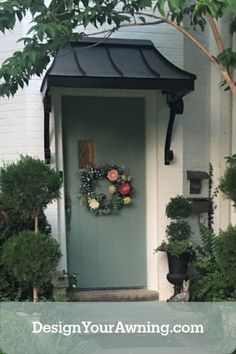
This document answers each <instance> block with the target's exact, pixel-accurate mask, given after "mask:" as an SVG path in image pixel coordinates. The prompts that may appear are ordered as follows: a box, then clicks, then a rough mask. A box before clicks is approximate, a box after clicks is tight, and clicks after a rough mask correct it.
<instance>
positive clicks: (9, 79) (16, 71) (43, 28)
mask: <svg viewBox="0 0 236 354" xmlns="http://www.w3.org/2000/svg"><path fill="white" fill-rule="evenodd" d="M235 4H236V2H235V0H195V1H193V2H191V1H189V0H155V1H153V2H152V1H151V0H137V1H134V0H121V1H118V0H92V1H88V0H66V1H59V0H50V1H44V0H5V1H2V2H1V3H0V31H1V32H3V33H5V32H6V30H12V29H14V27H15V25H16V23H17V21H22V20H23V18H24V17H25V16H26V14H27V13H30V15H31V17H32V21H31V28H30V30H29V32H28V34H27V35H26V36H25V37H23V38H21V39H19V40H20V41H21V42H22V44H23V49H22V50H18V51H16V52H15V53H14V54H13V55H12V56H11V57H10V58H8V59H7V60H6V61H5V62H4V63H3V65H2V67H1V68H0V78H1V79H2V80H3V82H2V83H1V84H0V95H7V96H9V95H14V94H15V93H16V91H17V90H18V89H19V88H20V87H21V88H22V87H24V86H25V85H28V83H29V79H30V78H31V76H32V75H34V74H36V75H38V76H40V75H41V74H42V72H43V70H44V69H45V68H46V67H47V65H48V63H49V62H50V58H51V57H53V56H55V54H56V52H57V50H58V48H59V47H60V46H66V45H69V44H70V43H71V42H73V41H77V40H78V39H79V38H80V37H81V36H83V35H84V34H85V33H84V31H85V29H86V27H87V26H88V25H93V26H94V27H95V28H97V29H98V28H99V27H100V26H101V25H103V24H108V25H110V30H109V31H110V33H112V32H114V31H115V30H118V29H119V28H120V27H121V26H122V25H123V24H124V23H126V24H127V23H133V24H140V23H144V24H145V23H147V19H150V17H152V19H153V18H155V19H157V20H160V22H159V23H163V22H167V23H169V22H168V21H169V20H170V21H172V22H175V23H177V24H180V23H182V21H183V19H184V17H189V19H190V23H191V24H192V26H193V27H194V28H195V29H196V28H198V27H199V28H200V29H201V30H204V28H205V26H206V24H207V17H206V16H207V15H210V16H212V17H213V18H214V19H215V20H218V19H219V18H220V17H222V16H223V13H224V12H225V11H226V10H227V11H231V12H233V11H234V10H235V9H236V5H235ZM118 5H119V6H118ZM146 10H152V11H153V12H151V15H150V12H149V13H146V12H144V11H146ZM155 10H158V11H159V14H158V13H155ZM155 14H156V15H155ZM230 30H231V32H233V31H234V30H235V25H234V21H233V22H232V25H231V28H230ZM234 57H235V53H234V52H232V51H231V52H230V49H227V50H226V51H225V52H223V53H222V54H220V55H219V56H218V57H217V58H218V61H219V62H220V63H222V65H227V66H228V65H229V64H230V65H231V64H232V63H233V65H235V62H234Z"/></svg>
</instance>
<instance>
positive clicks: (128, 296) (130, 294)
mask: <svg viewBox="0 0 236 354" xmlns="http://www.w3.org/2000/svg"><path fill="white" fill-rule="evenodd" d="M71 298H72V300H73V301H81V302H82V301H83V302H85V301H86V302H99V301H113V302H115V301H120V302H122V301H157V300H158V299H159V294H158V292H157V291H154V290H147V289H105V290H100V289H99V290H74V291H73V292H72V293H71Z"/></svg>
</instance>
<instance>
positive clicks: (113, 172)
mask: <svg viewBox="0 0 236 354" xmlns="http://www.w3.org/2000/svg"><path fill="white" fill-rule="evenodd" d="M118 178H119V172H118V171H117V170H116V169H115V168H113V169H112V170H110V171H109V172H108V173H107V179H109V181H111V182H115V181H117V180H118Z"/></svg>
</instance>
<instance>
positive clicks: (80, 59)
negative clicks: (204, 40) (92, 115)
mask: <svg viewBox="0 0 236 354" xmlns="http://www.w3.org/2000/svg"><path fill="white" fill-rule="evenodd" d="M195 79H196V76H195V75H193V74H190V73H188V72H186V71H183V70H181V69H179V68H178V67H177V66H175V65H174V64H172V63H171V62H169V61H168V60H167V59H166V58H165V57H164V56H163V55H162V54H161V53H160V52H159V51H158V50H157V49H156V48H155V47H154V45H153V43H152V42H151V41H147V40H127V39H102V38H84V39H82V40H80V41H79V42H76V43H71V45H70V46H68V47H65V48H61V49H60V50H59V51H58V53H57V55H56V57H55V59H54V61H53V63H52V65H51V67H50V68H49V70H48V71H47V73H46V75H45V77H44V80H43V83H42V87H41V90H42V91H43V92H44V94H45V93H47V92H48V90H49V89H50V88H51V87H80V88H119V89H159V90H163V91H165V92H168V93H171V94H175V95H176V96H178V97H182V96H184V95H186V94H187V93H188V92H190V91H192V90H193V89H194V80H195Z"/></svg>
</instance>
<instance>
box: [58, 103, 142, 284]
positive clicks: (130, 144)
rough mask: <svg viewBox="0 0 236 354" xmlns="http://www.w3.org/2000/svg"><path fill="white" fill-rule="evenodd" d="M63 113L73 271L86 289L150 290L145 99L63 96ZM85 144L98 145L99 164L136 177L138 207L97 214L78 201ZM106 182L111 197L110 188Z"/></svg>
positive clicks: (135, 193) (96, 160) (69, 235)
mask: <svg viewBox="0 0 236 354" xmlns="http://www.w3.org/2000/svg"><path fill="white" fill-rule="evenodd" d="M62 113H63V114H62V115H63V135H64V136H63V144H64V145H63V146H64V165H65V171H64V175H65V185H66V197H67V198H69V199H70V200H71V213H67V224H68V227H67V247H68V269H69V272H74V273H77V275H78V281H79V287H80V288H124V287H145V286H146V206H145V202H146V197H145V188H146V184H145V115H144V100H143V99H141V98H112V97H106V98H102V97H63V99H62ZM83 140H85V141H87V140H89V141H92V142H94V145H95V157H94V163H95V164H96V165H102V164H104V163H108V164H111V165H117V166H123V167H125V169H126V171H128V173H129V174H130V175H131V176H132V178H133V186H134V194H133V203H132V205H130V206H128V207H123V208H122V209H121V210H120V211H119V212H118V213H117V214H116V215H109V216H95V215H93V214H92V213H91V212H89V211H88V210H87V209H86V208H85V207H84V206H83V205H82V204H81V201H80V200H79V199H78V194H79V186H80V179H79V176H80V172H81V171H79V163H78V160H79V156H78V142H79V141H83ZM102 183H103V188H105V189H106V190H107V198H109V191H108V186H109V184H108V182H106V181H104V182H102ZM67 210H68V209H67Z"/></svg>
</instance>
